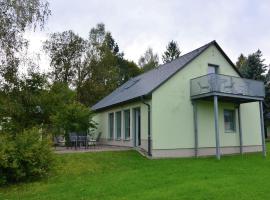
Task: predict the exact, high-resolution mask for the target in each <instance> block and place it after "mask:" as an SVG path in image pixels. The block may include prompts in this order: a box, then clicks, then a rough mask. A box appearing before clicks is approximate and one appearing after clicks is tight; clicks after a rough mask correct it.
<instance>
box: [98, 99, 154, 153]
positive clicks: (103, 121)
mask: <svg viewBox="0 0 270 200" xmlns="http://www.w3.org/2000/svg"><path fill="white" fill-rule="evenodd" d="M147 103H149V104H150V105H151V101H147ZM134 108H140V110H141V139H142V143H143V144H142V148H144V149H146V148H147V147H146V144H145V143H147V133H148V132H147V131H148V122H147V120H148V118H147V114H148V111H147V106H146V105H145V104H143V103H142V102H136V103H128V104H124V105H122V106H116V107H113V108H111V109H108V110H106V111H103V112H99V113H97V114H96V115H95V116H94V121H96V122H97V123H98V129H97V132H101V138H102V139H103V140H104V141H106V140H108V139H109V123H108V121H109V119H108V115H109V113H116V112H119V111H121V112H122V119H123V118H124V116H123V113H124V110H127V109H129V110H130V117H131V119H130V121H131V133H130V139H129V140H127V141H126V140H125V138H124V122H123V120H122V133H121V136H122V137H121V140H120V141H117V140H116V139H115V138H116V135H115V134H116V130H115V128H116V127H114V138H113V140H112V141H108V143H109V144H113V145H125V146H134V144H133V139H134V132H133V130H134V120H133V117H134Z"/></svg>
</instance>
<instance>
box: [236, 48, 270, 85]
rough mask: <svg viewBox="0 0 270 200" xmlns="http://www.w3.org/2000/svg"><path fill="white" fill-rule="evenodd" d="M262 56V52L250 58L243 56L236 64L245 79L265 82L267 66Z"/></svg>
mask: <svg viewBox="0 0 270 200" xmlns="http://www.w3.org/2000/svg"><path fill="white" fill-rule="evenodd" d="M262 56H263V55H262V52H261V51H260V50H258V51H256V52H255V53H252V54H250V55H248V57H245V56H244V55H243V54H241V55H240V56H239V58H238V61H237V62H236V66H237V68H238V69H239V71H240V73H241V74H242V75H243V76H244V77H245V78H248V79H254V80H262V81H265V75H264V73H265V72H266V69H267V66H266V65H265V64H264V59H263V58H262Z"/></svg>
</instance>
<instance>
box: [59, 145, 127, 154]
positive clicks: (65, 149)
mask: <svg viewBox="0 0 270 200" xmlns="http://www.w3.org/2000/svg"><path fill="white" fill-rule="evenodd" d="M54 149H55V153H58V154H65V153H84V152H103V151H127V150H130V149H132V148H131V147H120V146H110V145H97V146H94V147H91V148H87V149H86V148H84V147H81V148H77V149H75V148H70V147H55V148H54Z"/></svg>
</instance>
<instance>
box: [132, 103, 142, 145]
mask: <svg viewBox="0 0 270 200" xmlns="http://www.w3.org/2000/svg"><path fill="white" fill-rule="evenodd" d="M133 116H134V128H133V133H134V134H133V136H134V146H135V147H137V146H140V145H141V110H140V108H134V109H133Z"/></svg>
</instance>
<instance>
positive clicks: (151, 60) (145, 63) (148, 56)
mask: <svg viewBox="0 0 270 200" xmlns="http://www.w3.org/2000/svg"><path fill="white" fill-rule="evenodd" d="M158 60H159V58H158V55H157V54H155V53H153V49H152V48H148V49H147V50H146V52H145V53H144V55H143V56H141V57H140V59H139V66H140V67H141V69H142V71H144V72H146V71H149V70H151V69H154V68H156V67H157V66H158V63H159V61H158Z"/></svg>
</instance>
